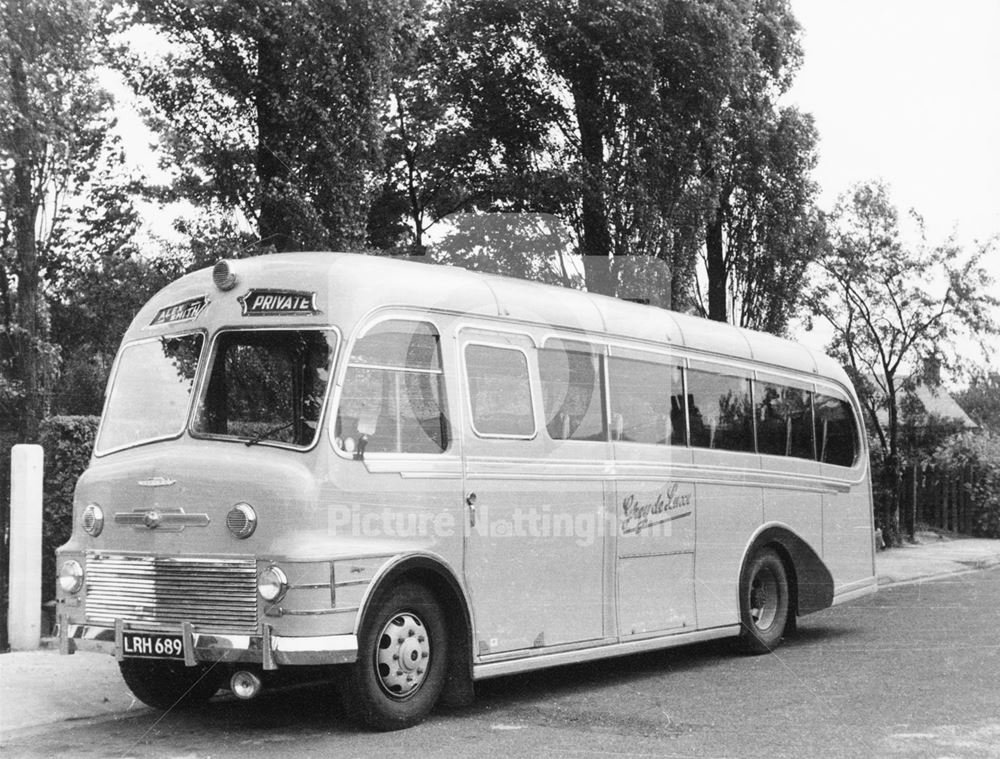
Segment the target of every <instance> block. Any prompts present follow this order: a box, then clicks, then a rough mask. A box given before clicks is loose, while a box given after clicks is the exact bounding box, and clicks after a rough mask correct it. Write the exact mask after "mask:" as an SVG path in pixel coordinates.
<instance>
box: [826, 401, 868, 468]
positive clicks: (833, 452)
mask: <svg viewBox="0 0 1000 759" xmlns="http://www.w3.org/2000/svg"><path fill="white" fill-rule="evenodd" d="M856 429H857V425H856V422H855V420H854V411H853V410H852V409H851V404H850V403H848V401H847V399H845V398H836V397H834V396H831V395H823V394H822V393H817V394H816V456H817V458H818V459H819V460H820V461H822V462H824V463H826V464H837V465H838V466H853V465H854V460H855V459H856V458H857V454H858V439H857V434H856V432H855V430H856Z"/></svg>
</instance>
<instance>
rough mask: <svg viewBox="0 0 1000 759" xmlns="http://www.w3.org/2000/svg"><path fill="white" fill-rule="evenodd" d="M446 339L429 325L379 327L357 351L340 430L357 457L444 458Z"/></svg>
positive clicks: (338, 438) (343, 445)
mask: <svg viewBox="0 0 1000 759" xmlns="http://www.w3.org/2000/svg"><path fill="white" fill-rule="evenodd" d="M445 409H446V405H445V402H444V377H443V372H442V370H441V347H440V336H439V335H438V332H437V330H436V329H435V327H434V326H433V325H431V324H428V323H426V322H416V321H408V320H403V319H393V320H390V321H385V322H381V323H379V324H376V325H375V326H374V327H373V328H372V329H371V330H369V331H368V332H367V333H366V334H365V335H363V336H362V337H360V338H359V339H358V340H357V341H356V342H355V344H354V348H353V349H352V351H351V357H350V361H349V363H348V367H347V373H346V375H345V377H344V389H343V391H342V392H341V396H340V408H338V409H337V420H336V424H335V426H334V441H335V443H336V445H337V447H338V448H339V449H340V450H341V451H343V452H345V453H349V454H357V453H440V452H442V451H444V450H445V449H446V448H447V447H448V423H447V419H446V414H445Z"/></svg>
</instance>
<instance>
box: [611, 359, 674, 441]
mask: <svg viewBox="0 0 1000 759" xmlns="http://www.w3.org/2000/svg"><path fill="white" fill-rule="evenodd" d="M608 382H609V385H610V390H611V419H612V430H613V432H614V438H615V439H616V440H621V441H625V442H632V443H649V444H652V445H684V403H683V397H684V396H683V393H684V389H683V388H684V384H683V378H682V375H681V368H680V367H679V366H671V365H669V364H660V363H653V362H649V361H635V360H632V359H626V358H617V357H612V358H611V359H609V361H608Z"/></svg>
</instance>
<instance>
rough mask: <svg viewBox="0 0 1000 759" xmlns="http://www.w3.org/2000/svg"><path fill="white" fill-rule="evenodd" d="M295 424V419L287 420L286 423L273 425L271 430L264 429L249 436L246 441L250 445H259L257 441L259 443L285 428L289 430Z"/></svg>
mask: <svg viewBox="0 0 1000 759" xmlns="http://www.w3.org/2000/svg"><path fill="white" fill-rule="evenodd" d="M293 424H295V420H294V419H293V420H292V421H290V422H285V423H284V424H279V425H278V426H277V427H272V428H271V429H269V430H264V431H263V432H258V433H257V434H256V435H254V436H253V437H251V438H249V439H248V440H247V441H246V445H248V446H250V445H257V443H259V442H260V441H261V440H263V439H264V438H267V437H271V435H274V434H275V433H278V432H281V431H283V430H287V429H288V428H289V427H291V426H292V425H293Z"/></svg>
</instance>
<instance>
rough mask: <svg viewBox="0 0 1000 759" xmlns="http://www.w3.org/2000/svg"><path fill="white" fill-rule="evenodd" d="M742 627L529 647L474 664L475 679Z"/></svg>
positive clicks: (697, 638)
mask: <svg viewBox="0 0 1000 759" xmlns="http://www.w3.org/2000/svg"><path fill="white" fill-rule="evenodd" d="M739 631H740V626H739V625H727V626H726V627H714V628H712V629H710V630H700V631H696V632H690V633H676V634H674V635H663V636H659V637H656V638H644V639H643V640H634V641H628V642H625V643H612V644H610V645H605V646H596V647H593V648H584V649H575V650H571V651H560V652H555V653H550V652H547V651H546V650H545V649H540V650H539V649H533V650H532V649H526V650H525V651H524V652H523V654H522V656H521V657H519V658H517V659H510V660H507V661H497V662H485V663H480V664H473V665H472V679H473V680H486V679H487V678H490V677H500V676H502V675H511V674H514V673H517V672H528V671H531V670H533V669H542V668H544V667H554V666H558V665H561V664H577V663H580V662H587V661H594V660H596V659H606V658H610V657H612V656H625V655H627V654H637V653H642V652H645V651H656V650H659V649H661V648H673V647H674V646H683V645H687V644H688V643H699V642H702V641H706V640H715V639H716V638H728V637H731V636H734V635H736V634H738V633H739Z"/></svg>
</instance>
